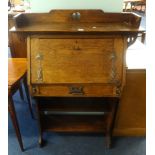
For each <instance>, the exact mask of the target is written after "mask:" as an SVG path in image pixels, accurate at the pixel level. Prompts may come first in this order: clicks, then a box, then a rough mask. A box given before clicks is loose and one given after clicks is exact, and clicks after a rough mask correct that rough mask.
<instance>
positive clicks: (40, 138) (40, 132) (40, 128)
mask: <svg viewBox="0 0 155 155" xmlns="http://www.w3.org/2000/svg"><path fill="white" fill-rule="evenodd" d="M36 108H37V117H38V119H37V120H38V127H39V140H38V142H39V147H42V146H43V131H42V126H41V118H40V109H39V103H38V102H37V103H36Z"/></svg>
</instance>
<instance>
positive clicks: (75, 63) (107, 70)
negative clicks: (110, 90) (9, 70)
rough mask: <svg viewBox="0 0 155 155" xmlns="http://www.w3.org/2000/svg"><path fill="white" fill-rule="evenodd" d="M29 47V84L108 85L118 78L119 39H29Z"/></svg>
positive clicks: (119, 70) (119, 59)
mask: <svg viewBox="0 0 155 155" xmlns="http://www.w3.org/2000/svg"><path fill="white" fill-rule="evenodd" d="M118 44H119V46H118ZM30 47H31V49H30V51H31V52H30V57H31V60H30V61H31V62H30V65H31V79H30V80H31V83H33V84H37V83H44V84H51V83H55V84H56V83H111V82H113V81H116V80H117V81H120V80H121V78H122V67H123V66H122V61H123V39H122V38H120V39H113V38H107V39H106V38H105V39H52V38H31V46H30Z"/></svg>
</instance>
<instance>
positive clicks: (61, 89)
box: [31, 84, 119, 97]
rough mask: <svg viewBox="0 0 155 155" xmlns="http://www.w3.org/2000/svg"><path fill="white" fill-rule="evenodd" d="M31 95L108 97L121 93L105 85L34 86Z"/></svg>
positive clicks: (113, 87) (111, 86)
mask: <svg viewBox="0 0 155 155" xmlns="http://www.w3.org/2000/svg"><path fill="white" fill-rule="evenodd" d="M31 94H32V95H33V96H46V97H47V96H55V97H59V96H61V97H63V96H64V97H87V96H90V97H102V96H107V97H108V96H117V95H119V91H118V90H117V89H116V87H115V86H113V85H104V84H79V85H77V84H76V85H71V84H70V85H69V84H63V85H33V86H32V87H31Z"/></svg>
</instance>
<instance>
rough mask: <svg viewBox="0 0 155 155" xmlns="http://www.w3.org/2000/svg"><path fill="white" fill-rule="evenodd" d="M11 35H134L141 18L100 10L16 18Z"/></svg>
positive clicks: (52, 12) (56, 11) (137, 30)
mask: <svg viewBox="0 0 155 155" xmlns="http://www.w3.org/2000/svg"><path fill="white" fill-rule="evenodd" d="M14 21H15V27H13V28H12V29H11V31H13V32H44V33H46V32H48V33H49V32H51V33H59V32H63V33H65V32H67V33H69V32H70V33H88V32H89V33H97V32H99V33H114V32H116V33H127V34H129V33H137V32H141V31H144V29H142V28H140V27H139V25H140V21H141V17H140V16H138V15H136V14H133V13H104V12H103V11H102V10H52V11H51V12H49V13H30V14H29V13H28V14H20V15H17V16H16V17H15V18H14Z"/></svg>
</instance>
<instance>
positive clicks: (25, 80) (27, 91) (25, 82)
mask: <svg viewBox="0 0 155 155" xmlns="http://www.w3.org/2000/svg"><path fill="white" fill-rule="evenodd" d="M23 83H24V88H25V93H26V97H27V100H28V106H29V110H30V113H31V117H32V118H33V119H34V115H33V111H32V102H31V98H30V94H29V89H28V86H27V79H26V76H25V77H24V79H23Z"/></svg>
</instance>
